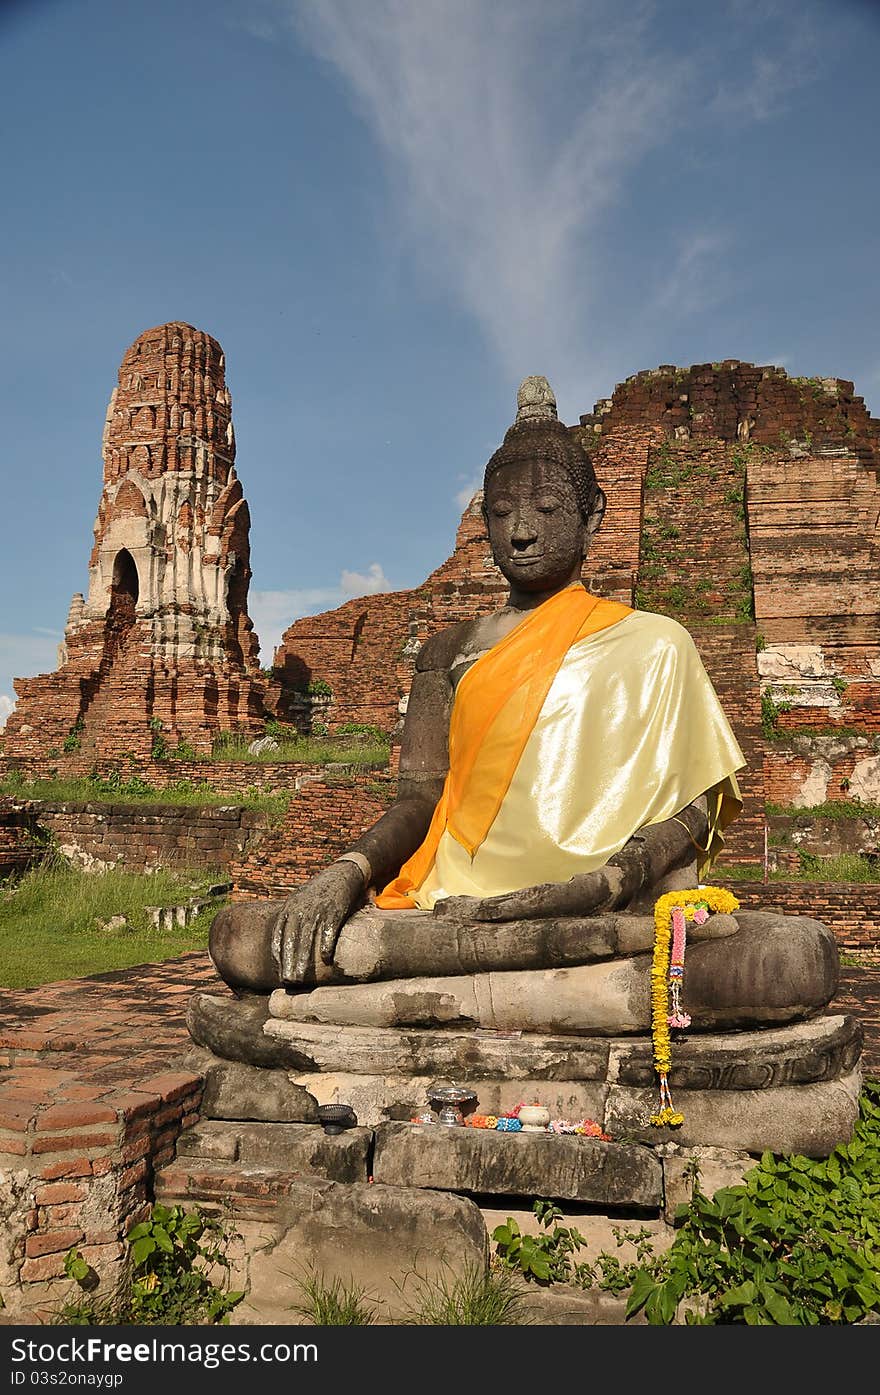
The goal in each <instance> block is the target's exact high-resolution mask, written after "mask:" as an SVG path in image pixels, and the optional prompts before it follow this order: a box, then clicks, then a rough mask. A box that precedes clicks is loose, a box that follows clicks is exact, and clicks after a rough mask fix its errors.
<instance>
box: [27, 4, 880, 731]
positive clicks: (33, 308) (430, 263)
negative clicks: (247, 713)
mask: <svg viewBox="0 0 880 1395" xmlns="http://www.w3.org/2000/svg"><path fill="white" fill-rule="evenodd" d="M878 71H880V4H877V3H869V0H714V3H711V4H707V3H706V0H656V3H654V2H652V0H542V3H541V4H540V5H538V4H535V3H534V0H151V3H150V4H149V5H144V4H142V3H133V0H19V3H10V0H6V3H3V0H0V122H2V125H0V130H2V209H3V213H2V219H0V321H2V326H3V332H2V335H0V407H2V431H0V463H2V481H3V513H4V520H5V526H4V533H3V549H2V562H0V565H2V586H0V604H2V610H0V720H2V719H3V714H4V712H5V710H8V704H9V699H10V698H11V695H12V677H13V675H29V674H32V673H37V672H42V671H45V670H47V669H50V668H53V667H54V656H55V648H56V645H57V642H58V640H59V638H60V637H61V633H62V631H63V627H64V622H65V619H66V616H67V610H68V606H69V603H70V598H71V595H72V594H73V592H75V591H83V590H85V589H86V584H87V560H88V555H89V551H90V547H91V540H92V535H91V530H92V525H93V522H94V518H95V513H96V510H97V504H98V499H99V495H100V490H101V455H100V442H101V430H102V426H103V422H104V415H105V412H106V408H107V401H108V398H109V395H110V392H111V389H112V387H113V385H114V382H115V378H116V372H117V369H118V366H119V360H120V358H121V356H122V354H123V352H124V350H125V349H126V347H127V346H128V345H129V344H130V343H131V342H132V340H133V339H135V338H136V337H137V335H138V334H140V333H141V332H142V331H143V330H144V329H146V328H148V327H150V326H151V325H156V324H161V323H162V322H163V321H166V320H172V319H179V320H186V321H189V322H190V323H192V324H194V325H196V326H198V327H199V328H200V329H204V330H206V331H208V332H209V333H210V334H213V335H214V336H215V337H216V338H217V339H219V341H220V343H221V344H222V345H223V348H224V350H225V353H226V360H227V380H228V385H229V388H230V391H231V393H232V401H233V413H234V420H235V427H236V439H237V444H238V455H237V465H238V471H239V475H240V478H241V480H242V484H243V487H244V490H245V494H246V496H247V498H248V501H249V504H250V508H251V515H252V530H251V550H252V564H253V571H254V580H253V585H252V591H251V614H252V616H253V618H254V621H255V625H256V629H257V632H258V634H259V635H260V638H261V641H262V661H263V662H264V663H269V662H271V657H272V650H273V648H274V645H275V644H276V643H277V642H278V639H279V637H280V633H281V630H282V629H283V627H284V625H285V624H286V623H289V621H290V620H291V619H293V618H294V617H295V616H296V615H300V614H304V613H308V612H311V611H316V610H322V609H326V608H328V607H330V606H333V605H336V604H339V603H340V602H341V601H342V600H344V599H345V598H346V597H347V596H349V595H358V594H365V593H366V592H368V591H371V590H378V589H388V588H390V587H393V588H399V587H410V586H416V585H418V584H419V583H420V582H421V581H422V580H423V579H424V577H425V576H426V575H427V574H428V573H429V572H430V571H431V570H433V568H434V567H436V566H438V565H439V564H440V562H442V561H443V559H444V558H445V557H446V556H447V555H448V554H449V552H450V551H451V548H452V544H453V540H454V534H455V528H456V525H457V522H458V518H459V515H460V512H461V509H462V507H463V506H464V503H465V502H466V500H467V497H468V495H469V493H470V491H471V489H472V488H474V487H475V486H476V483H477V481H478V479H479V476H480V474H481V472H482V467H483V464H484V463H485V461H486V459H487V458H488V456H489V454H490V453H491V451H492V450H493V449H494V447H495V445H497V444H498V442H499V441H500V439H501V436H502V435H503V432H504V430H505V428H506V427H507V425H508V424H509V422H510V420H511V418H512V416H513V411H514V404H515V391H516V386H517V383H518V382H519V380H520V379H521V378H522V377H523V376H525V375H526V374H528V373H545V374H546V375H547V376H548V377H549V378H550V380H551V382H552V383H553V384H554V387H555V389H556V393H557V398H558V400H559V406H560V415H561V416H563V417H564V419H566V420H568V421H576V420H577V417H578V415H579V414H580V413H581V412H583V411H588V410H590V409H591V407H592V405H593V403H594V402H595V400H596V399H597V398H599V397H604V396H608V395H610V393H611V391H612V389H613V387H614V385H615V383H617V382H619V381H620V380H622V379H623V378H625V377H627V376H628V375H629V374H631V373H635V372H637V371H639V370H640V369H644V368H651V367H656V366H657V365H658V364H661V363H677V364H681V365H687V364H690V363H699V362H707V361H712V360H717V359H722V358H742V359H745V360H749V361H752V362H757V363H776V364H780V365H781V366H783V367H785V368H787V369H788V371H789V372H791V373H794V374H803V375H822V376H826V375H831V376H838V377H843V378H851V379H853V380H854V381H855V384H856V391H857V392H860V393H861V394H862V395H863V396H864V398H865V400H866V402H867V404H868V406H869V408H870V409H871V410H872V411H873V412H874V413H875V414H878V413H880V342H878V328H877V327H878V324H880V313H878V312H880V282H878V276H877V264H878V256H877V253H878V227H880V180H878V177H877V175H878V170H877V130H878V116H880V110H878V109H880V98H878V83H877V73H878Z"/></svg>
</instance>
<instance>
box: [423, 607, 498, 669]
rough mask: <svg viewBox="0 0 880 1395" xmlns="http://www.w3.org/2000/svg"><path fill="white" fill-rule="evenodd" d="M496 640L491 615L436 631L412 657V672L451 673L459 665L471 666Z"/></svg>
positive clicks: (494, 626)
mask: <svg viewBox="0 0 880 1395" xmlns="http://www.w3.org/2000/svg"><path fill="white" fill-rule="evenodd" d="M500 637H501V636H500V634H499V633H498V632H497V618H496V615H495V614H491V615H477V616H474V617H473V619H470V620H460V621H459V622H458V624H457V625H450V626H449V627H448V628H447V629H445V630H438V631H437V633H436V634H435V635H431V637H430V638H429V639H426V640H425V642H424V644H423V645H422V647H421V649H420V650H419V652H418V654H417V655H416V669H417V670H419V671H420V672H429V671H430V670H432V669H446V670H452V669H453V668H456V667H457V666H458V665H459V664H462V663H468V662H472V661H473V660H474V659H476V658H477V657H478V656H479V655H480V654H483V653H485V652H486V650H487V649H491V647H492V645H493V644H495V643H497V641H498V639H499V638H500Z"/></svg>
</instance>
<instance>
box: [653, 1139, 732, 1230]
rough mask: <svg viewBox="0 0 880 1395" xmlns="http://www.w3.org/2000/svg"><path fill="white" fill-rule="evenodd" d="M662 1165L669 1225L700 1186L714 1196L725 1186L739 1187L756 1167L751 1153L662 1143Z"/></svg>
mask: <svg viewBox="0 0 880 1395" xmlns="http://www.w3.org/2000/svg"><path fill="white" fill-rule="evenodd" d="M657 1152H658V1153H659V1154H660V1157H661V1161H662V1165H663V1214H664V1216H665V1218H666V1220H667V1221H668V1223H669V1224H670V1225H673V1224H674V1222H675V1212H676V1209H677V1208H678V1207H679V1206H686V1205H687V1204H688V1202H689V1201H690V1200H691V1197H692V1195H693V1190H694V1175H693V1174H694V1170H696V1177H697V1185H698V1187H699V1190H700V1191H701V1192H702V1193H703V1195H704V1196H709V1197H711V1196H714V1195H715V1193H716V1192H717V1191H720V1190H721V1188H722V1187H738V1186H739V1185H740V1184H741V1182H742V1180H743V1178H744V1177H745V1175H746V1173H747V1172H749V1171H750V1170H751V1169H752V1168H753V1167H754V1166H755V1159H754V1158H753V1157H752V1155H751V1154H750V1153H743V1152H735V1151H733V1150H732V1149H730V1148H687V1147H682V1146H681V1145H679V1144H677V1143H662V1144H661V1145H660V1147H659V1148H658V1149H657Z"/></svg>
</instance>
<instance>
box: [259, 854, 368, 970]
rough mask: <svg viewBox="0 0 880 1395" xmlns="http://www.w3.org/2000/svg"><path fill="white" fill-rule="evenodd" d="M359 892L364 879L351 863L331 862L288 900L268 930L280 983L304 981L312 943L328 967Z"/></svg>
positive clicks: (310, 963) (311, 952) (311, 959)
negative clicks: (318, 949) (318, 945)
mask: <svg viewBox="0 0 880 1395" xmlns="http://www.w3.org/2000/svg"><path fill="white" fill-rule="evenodd" d="M363 890H364V878H363V875H362V873H361V871H360V869H359V868H358V867H357V866H355V864H354V863H352V862H333V863H331V864H330V866H329V867H325V868H324V870H323V872H318V873H317V875H316V876H314V877H310V878H309V880H308V881H307V882H304V883H303V885H302V886H298V887H297V889H296V891H294V892H292V893H291V895H290V896H288V898H287V900H286V901H285V902H284V904H283V906H282V907H281V910H280V911H279V913H278V915H277V917H276V919H275V923H274V925H273V926H272V958H273V959H274V960H275V963H276V964H277V965H278V971H279V974H280V976H281V981H282V983H287V984H294V983H296V984H299V983H302V982H303V981H304V980H305V978H306V975H307V974H308V973H309V971H310V970H311V968H312V965H313V963H314V957H315V942H316V940H317V941H319V944H320V950H321V958H322V959H323V960H324V963H325V964H330V963H332V961H333V951H334V950H335V949H336V941H337V940H338V939H339V932H340V930H341V929H342V927H343V925H344V924H345V922H346V920H347V919H348V917H349V916H350V915H351V913H352V911H353V910H354V908H355V906H356V905H357V904H358V902H359V900H360V899H361V896H362V895H363Z"/></svg>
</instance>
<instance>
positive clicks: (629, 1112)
mask: <svg viewBox="0 0 880 1395" xmlns="http://www.w3.org/2000/svg"><path fill="white" fill-rule="evenodd" d="M860 1088H861V1072H860V1071H858V1070H853V1071H851V1072H850V1073H849V1074H848V1075H845V1076H842V1077H841V1078H840V1079H839V1080H831V1081H825V1082H822V1083H819V1084H815V1085H796V1086H795V1085H783V1086H781V1087H780V1088H779V1089H772V1090H677V1091H676V1092H675V1096H674V1099H675V1105H676V1108H677V1109H679V1110H680V1111H681V1113H682V1114H684V1123H683V1124H682V1125H681V1126H680V1127H678V1128H675V1129H669V1128H659V1129H658V1128H655V1127H654V1126H653V1125H652V1124H651V1123H650V1115H651V1114H652V1113H653V1112H654V1110H655V1108H656V1105H657V1092H656V1090H637V1089H632V1088H629V1087H627V1086H624V1085H612V1086H611V1088H610V1090H609V1092H608V1101H607V1104H606V1107H605V1120H604V1128H605V1131H606V1133H610V1134H611V1136H612V1137H613V1138H620V1137H627V1138H632V1139H637V1140H641V1141H642V1142H645V1143H650V1142H655V1143H664V1142H673V1143H679V1144H682V1145H699V1144H709V1145H712V1146H714V1147H718V1148H728V1149H732V1150H733V1151H743V1152H748V1153H763V1152H764V1151H765V1150H767V1151H770V1152H771V1153H803V1154H805V1155H806V1156H807V1157H810V1158H824V1157H827V1156H828V1154H829V1153H830V1152H831V1151H832V1149H834V1148H836V1147H837V1145H838V1144H840V1143H846V1142H847V1141H848V1140H849V1139H850V1138H851V1137H852V1131H853V1127H854V1125H855V1122H856V1119H857V1118H858V1094H859V1089H860Z"/></svg>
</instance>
